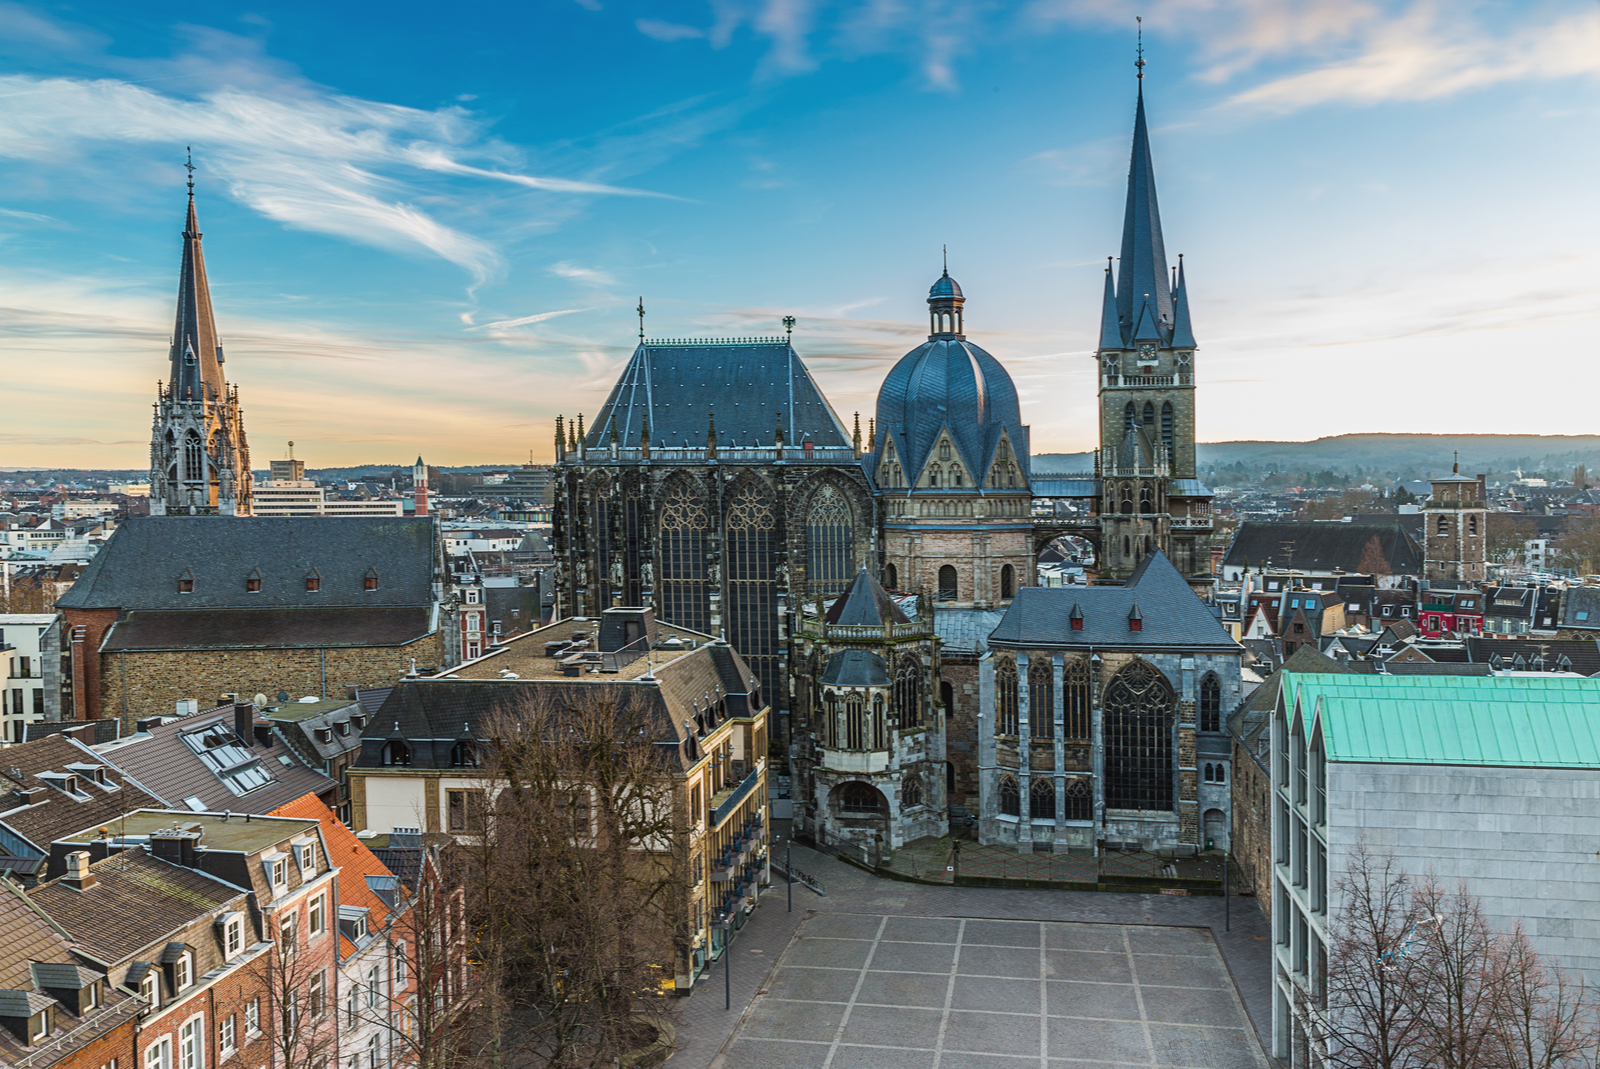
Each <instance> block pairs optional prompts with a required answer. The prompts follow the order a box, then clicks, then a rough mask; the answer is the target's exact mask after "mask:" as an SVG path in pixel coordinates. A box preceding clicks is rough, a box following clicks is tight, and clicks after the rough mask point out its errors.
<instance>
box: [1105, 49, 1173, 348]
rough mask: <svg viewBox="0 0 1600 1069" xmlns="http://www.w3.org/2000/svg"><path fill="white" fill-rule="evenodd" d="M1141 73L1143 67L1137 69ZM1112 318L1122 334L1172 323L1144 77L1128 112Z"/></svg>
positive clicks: (1131, 336)
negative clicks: (1128, 156)
mask: <svg viewBox="0 0 1600 1069" xmlns="http://www.w3.org/2000/svg"><path fill="white" fill-rule="evenodd" d="M1141 76H1142V72H1141ZM1117 322H1118V325H1119V326H1120V327H1121V328H1122V336H1123V340H1124V341H1125V342H1126V341H1133V340H1135V339H1138V338H1143V337H1146V336H1147V335H1148V333H1149V327H1146V328H1145V330H1144V331H1141V330H1140V327H1141V326H1144V325H1145V324H1146V322H1148V323H1149V324H1150V325H1151V326H1153V327H1154V328H1155V330H1156V331H1158V332H1159V333H1160V334H1161V335H1163V336H1165V335H1166V334H1167V333H1168V332H1169V331H1171V329H1172V290H1171V286H1170V284H1169V282H1168V281H1167V249H1166V245H1165V243H1164V242H1163V241H1162V238H1161V209H1160V207H1159V206H1158V205H1157V204H1156V170H1155V164H1154V163H1153V162H1152V161H1151V159H1150V131H1149V129H1148V127H1147V126H1146V124H1145V117H1144V83H1143V82H1142V81H1141V82H1140V83H1139V103H1138V107H1137V110H1136V111H1135V112H1134V118H1133V158H1132V160H1131V161H1130V162H1129V164H1128V205H1127V209H1126V210H1125V211H1124V212H1123V215H1122V263H1121V264H1120V265H1119V267H1118V269H1117Z"/></svg>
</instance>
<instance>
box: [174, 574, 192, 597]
mask: <svg viewBox="0 0 1600 1069" xmlns="http://www.w3.org/2000/svg"><path fill="white" fill-rule="evenodd" d="M178 593H180V594H193V593H194V576H192V575H190V574H189V573H188V572H184V573H183V574H182V575H180V576H178Z"/></svg>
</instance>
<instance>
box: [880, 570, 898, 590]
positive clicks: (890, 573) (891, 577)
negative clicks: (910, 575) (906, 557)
mask: <svg viewBox="0 0 1600 1069" xmlns="http://www.w3.org/2000/svg"><path fill="white" fill-rule="evenodd" d="M883 585H884V586H886V587H888V588H889V589H890V590H899V589H900V572H899V571H898V570H897V569H896V568H895V566H894V565H892V564H885V565H884V566H883Z"/></svg>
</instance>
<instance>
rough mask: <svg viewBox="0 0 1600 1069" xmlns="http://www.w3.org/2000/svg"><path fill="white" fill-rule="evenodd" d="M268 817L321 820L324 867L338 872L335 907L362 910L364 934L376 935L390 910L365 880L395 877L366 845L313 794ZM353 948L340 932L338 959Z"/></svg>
mask: <svg viewBox="0 0 1600 1069" xmlns="http://www.w3.org/2000/svg"><path fill="white" fill-rule="evenodd" d="M271 815H272V816H275V817H297V818H300V819H305V820H316V821H321V823H322V840H323V842H324V843H326V844H327V848H328V864H329V865H330V866H333V867H336V868H338V869H339V905H341V906H357V907H360V908H362V909H365V910H366V911H367V929H368V931H371V932H374V933H376V932H379V931H381V930H382V929H383V927H384V925H386V924H388V923H389V914H390V909H389V907H388V905H387V904H385V902H384V901H383V899H381V898H379V897H378V896H377V895H375V894H373V893H372V887H371V886H370V885H369V884H368V882H367V877H368V876H378V877H393V876H394V875H395V874H394V873H392V872H390V871H389V869H388V867H387V866H386V865H384V863H383V862H382V861H379V860H378V858H377V857H376V856H375V855H374V854H373V852H372V851H371V850H368V849H367V844H366V843H363V842H362V841H361V840H360V839H357V838H356V833H355V832H353V831H351V830H350V829H349V828H347V827H345V826H344V825H343V824H341V823H340V822H339V819H338V818H337V817H335V816H334V815H333V810H331V809H329V808H328V807H327V806H325V805H323V804H322V802H321V801H319V800H318V799H317V797H316V795H313V794H307V795H304V796H302V797H300V798H296V799H295V800H294V801H292V802H289V803H287V804H285V805H280V806H279V807H278V808H276V809H274V810H273V811H272V813H271ZM357 949H358V948H357V947H356V946H355V945H354V944H353V943H351V942H350V940H348V939H346V938H345V937H344V933H343V932H342V931H341V932H340V933H339V953H340V956H341V957H342V958H347V957H349V956H350V955H351V954H354V953H355V952H356V950H357Z"/></svg>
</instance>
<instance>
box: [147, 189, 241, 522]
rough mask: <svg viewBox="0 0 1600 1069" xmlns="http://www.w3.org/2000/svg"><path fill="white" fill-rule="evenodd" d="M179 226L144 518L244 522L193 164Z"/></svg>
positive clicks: (235, 396)
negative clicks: (172, 311) (178, 263)
mask: <svg viewBox="0 0 1600 1069" xmlns="http://www.w3.org/2000/svg"><path fill="white" fill-rule="evenodd" d="M184 166H185V167H186V168H187V169H188V171H189V182H188V185H189V212H188V217H187V219H186V220H185V222H184V227H183V263H182V267H181V268H180V269H179V275H178V309H177V317H176V320H175V322H174V325H173V328H172V348H171V350H170V351H169V353H168V360H169V365H170V370H169V378H168V379H167V381H166V383H164V384H161V385H159V386H158V388H157V391H156V404H155V418H154V421H153V426H152V427H151V432H150V512H151V515H154V516H167V515H189V516H219V515H220V516H248V515H249V514H250V498H251V476H250V448H249V446H248V445H247V444H246V442H245V435H244V418H243V413H242V411H241V409H240V407H239V391H238V389H237V388H236V387H233V386H230V385H228V382H227V380H226V379H225V378H224V377H223V374H222V363H223V353H222V344H221V342H220V341H219V340H218V338H217V324H216V319H215V317H214V316H213V315H212V312H211V287H210V285H209V284H208V283H207V281H206V261H205V255H204V253H203V252H202V251H201V248H200V222H199V219H198V218H197V217H196V215H195V207H194V164H193V162H192V161H190V162H187V163H185V164H184Z"/></svg>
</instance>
